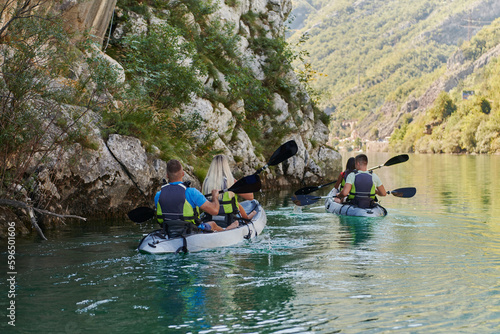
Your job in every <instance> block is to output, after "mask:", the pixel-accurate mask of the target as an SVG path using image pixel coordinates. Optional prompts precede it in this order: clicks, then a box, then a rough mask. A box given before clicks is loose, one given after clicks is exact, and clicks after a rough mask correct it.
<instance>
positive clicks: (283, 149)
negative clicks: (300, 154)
mask: <svg viewBox="0 0 500 334" xmlns="http://www.w3.org/2000/svg"><path fill="white" fill-rule="evenodd" d="M298 150H299V148H298V147H297V143H296V142H295V140H290V141H287V142H286V143H284V144H283V145H281V146H280V147H278V149H277V150H276V151H274V153H273V155H272V156H271V158H270V159H269V162H268V163H267V164H266V165H265V166H264V167H261V168H259V169H258V170H257V171H256V172H255V174H254V175H257V174H260V173H261V172H262V171H263V170H264V169H266V168H267V167H269V166H276V165H277V164H279V163H281V162H283V161H285V160H286V159H288V158H291V157H293V156H294V155H295V154H296V153H297V151H298Z"/></svg>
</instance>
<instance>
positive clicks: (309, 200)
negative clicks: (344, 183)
mask: <svg viewBox="0 0 500 334" xmlns="http://www.w3.org/2000/svg"><path fill="white" fill-rule="evenodd" d="M416 192H417V189H416V188H413V187H408V188H398V189H394V190H392V191H387V194H391V195H393V196H396V197H402V198H411V197H413V196H415V193H416ZM335 197H336V196H312V195H294V196H292V201H293V202H294V203H295V204H296V205H299V206H303V205H310V204H314V203H316V202H317V201H319V200H320V199H325V198H335Z"/></svg>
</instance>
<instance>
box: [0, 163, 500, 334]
mask: <svg viewBox="0 0 500 334" xmlns="http://www.w3.org/2000/svg"><path fill="white" fill-rule="evenodd" d="M391 156H392V155H391V154H388V153H377V154H369V159H370V164H369V165H370V166H376V165H380V164H383V163H384V162H385V161H387V160H388V159H389V158H390V157H391ZM376 173H377V174H378V175H379V176H380V177H381V179H382V181H383V183H384V185H385V187H386V189H388V190H391V189H395V188H399V187H409V186H414V187H416V188H417V195H416V196H415V197H414V198H411V199H403V198H396V197H393V196H388V197H386V198H383V199H382V201H381V203H382V205H384V206H385V207H386V208H387V210H388V212H389V214H388V216H387V217H384V218H372V219H367V218H349V217H347V218H346V217H338V216H335V215H332V214H328V213H325V211H324V210H322V209H321V208H317V206H318V205H320V204H321V202H320V203H318V204H316V205H312V208H307V209H306V208H304V209H303V210H302V211H299V210H294V205H293V203H292V202H291V201H290V200H289V198H290V195H291V194H292V192H293V191H294V190H296V189H289V190H287V191H282V192H279V193H277V192H263V193H260V194H258V195H257V198H258V199H259V200H260V202H261V203H262V204H263V205H264V207H265V209H266V212H267V215H268V225H267V227H266V229H265V230H264V231H263V233H262V234H261V235H260V236H259V237H258V238H257V239H255V240H254V241H251V242H246V243H243V244H239V245H236V246H233V247H228V248H222V249H216V250H211V251H204V252H200V253H190V254H187V255H174V254H168V255H159V256H154V255H146V254H139V253H138V252H137V251H136V250H135V247H136V246H137V244H138V242H139V240H140V239H141V236H142V234H143V233H145V232H148V231H150V230H152V229H153V228H156V227H155V226H153V224H146V225H144V226H140V225H135V224H133V223H132V222H130V221H128V220H126V219H123V220H122V221H112V222H105V221H103V222H88V223H83V222H82V223H73V224H71V225H68V226H67V228H66V229H65V230H63V231H59V232H50V231H48V232H47V233H46V236H47V237H48V239H49V240H48V241H43V242H42V241H40V240H39V239H37V238H32V239H18V240H16V244H15V246H16V252H17V254H16V262H15V270H16V274H15V275H14V276H15V280H16V284H15V294H16V296H15V297H13V298H12V297H11V298H9V297H8V291H9V289H10V287H11V286H10V284H9V281H8V280H7V279H8V278H9V277H10V275H8V274H7V273H8V272H10V270H9V268H8V267H7V252H6V250H7V243H6V242H5V240H4V241H2V242H1V243H0V246H1V247H2V248H1V258H0V271H1V272H2V277H4V278H3V279H2V280H1V282H0V288H1V290H0V292H1V297H0V307H1V310H2V312H0V314H1V315H2V319H1V322H0V332H1V333H500V199H499V195H500V156H450V155H410V160H409V161H408V162H406V163H402V164H400V165H396V166H392V167H384V168H381V169H378V170H377V171H376ZM334 178H335V176H332V179H334ZM325 193H326V192H318V194H320V195H322V194H325ZM315 194H316V193H315ZM315 207H316V208H315ZM75 224H76V225H75ZM12 301H14V302H15V312H14V313H15V327H13V326H11V325H9V321H11V320H10V319H9V318H8V317H7V315H8V314H9V312H10V311H9V310H7V308H8V307H9V305H10V304H9V303H11V302H12Z"/></svg>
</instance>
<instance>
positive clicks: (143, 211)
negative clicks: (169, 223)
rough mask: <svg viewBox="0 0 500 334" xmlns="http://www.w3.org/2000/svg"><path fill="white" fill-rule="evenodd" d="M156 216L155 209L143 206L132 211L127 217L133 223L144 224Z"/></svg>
mask: <svg viewBox="0 0 500 334" xmlns="http://www.w3.org/2000/svg"><path fill="white" fill-rule="evenodd" d="M155 214H156V211H155V210H154V209H151V208H148V207H146V206H141V207H139V208H135V209H134V210H132V211H130V212H129V213H128V214H127V216H128V218H129V219H130V220H131V221H133V222H135V223H144V222H145V221H148V220H150V219H151V218H153V217H154V216H155Z"/></svg>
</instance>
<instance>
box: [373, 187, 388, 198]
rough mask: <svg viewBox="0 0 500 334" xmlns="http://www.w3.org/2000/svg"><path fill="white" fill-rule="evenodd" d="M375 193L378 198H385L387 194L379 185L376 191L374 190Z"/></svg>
mask: <svg viewBox="0 0 500 334" xmlns="http://www.w3.org/2000/svg"><path fill="white" fill-rule="evenodd" d="M375 193H376V194H377V195H379V196H386V195H387V192H386V191H385V188H384V185H383V184H382V185H380V186H379V187H378V188H377V189H375Z"/></svg>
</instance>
